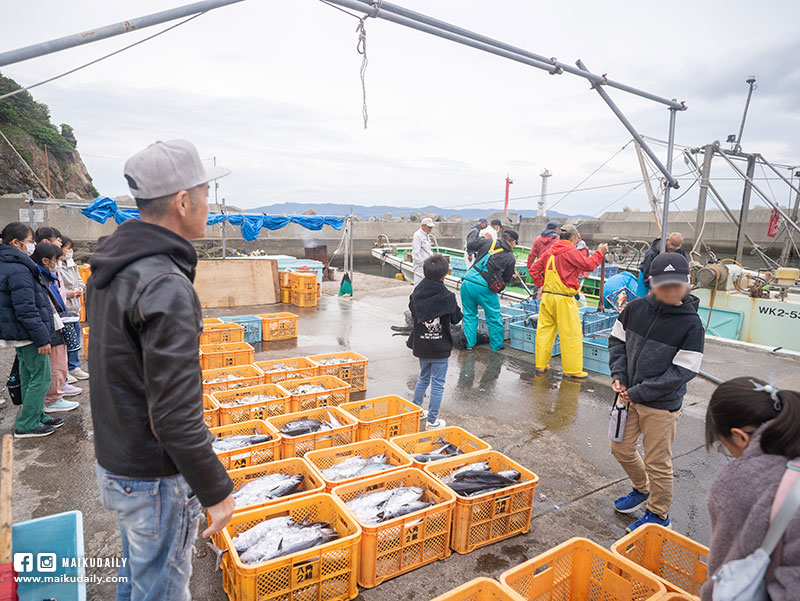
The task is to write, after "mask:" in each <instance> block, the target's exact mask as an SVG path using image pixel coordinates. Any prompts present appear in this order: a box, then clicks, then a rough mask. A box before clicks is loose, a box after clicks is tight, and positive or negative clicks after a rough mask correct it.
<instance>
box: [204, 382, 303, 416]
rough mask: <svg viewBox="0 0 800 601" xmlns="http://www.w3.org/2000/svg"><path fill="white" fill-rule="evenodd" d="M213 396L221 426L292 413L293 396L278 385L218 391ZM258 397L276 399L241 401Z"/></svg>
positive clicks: (260, 385) (261, 385)
mask: <svg viewBox="0 0 800 601" xmlns="http://www.w3.org/2000/svg"><path fill="white" fill-rule="evenodd" d="M212 396H213V397H214V401H215V402H216V403H217V407H218V413H219V425H220V426H227V425H228V424H235V423H238V422H247V421H250V420H253V419H266V418H268V417H272V416H274V415H286V414H287V413H291V411H292V396H291V395H290V394H289V393H288V392H287V391H286V389H285V388H282V387H280V386H278V385H277V384H259V385H258V386H248V387H246V388H235V389H234V390H218V391H216V392H215V393H213V395H212ZM258 396H265V397H275V398H272V399H270V400H254V401H251V402H248V403H244V404H242V403H241V399H247V398H248V397H258Z"/></svg>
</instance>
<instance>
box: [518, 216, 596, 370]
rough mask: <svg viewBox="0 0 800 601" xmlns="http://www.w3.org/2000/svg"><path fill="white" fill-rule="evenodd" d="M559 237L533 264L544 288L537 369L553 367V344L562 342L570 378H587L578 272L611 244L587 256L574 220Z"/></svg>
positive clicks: (589, 267)
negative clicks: (556, 341)
mask: <svg viewBox="0 0 800 601" xmlns="http://www.w3.org/2000/svg"><path fill="white" fill-rule="evenodd" d="M558 235H559V239H558V240H556V241H555V242H554V243H553V244H551V245H550V247H549V248H547V250H546V251H545V252H544V254H543V255H542V256H541V257H539V258H538V259H537V260H536V262H535V263H534V264H533V267H532V268H531V271H530V273H531V276H532V277H533V282H534V284H536V285H537V286H538V287H539V289H540V290H541V292H542V302H541V304H540V305H539V321H538V325H537V326H536V372H537V373H545V372H546V371H547V370H548V369H550V365H549V364H550V357H551V356H552V353H553V344H554V343H555V340H556V335H558V337H559V340H560V343H561V369H562V370H563V372H564V376H565V377H568V378H578V379H583V378H585V377H586V376H587V375H588V374H587V373H586V372H585V371H583V332H582V330H581V318H580V315H579V313H578V303H577V301H576V300H575V295H577V294H578V274H579V273H581V272H586V271H592V270H594V269H595V267H598V266H599V265H600V263H601V262H602V261H603V257H604V256H605V254H606V253H607V252H608V245H607V244H601V245H600V246H598V247H597V251H596V252H595V253H594V254H592V255H591V256H589V257H587V256H586V255H585V254H583V253H582V252H581V251H580V250H578V249H577V248H575V245H576V244H577V243H578V242H579V241H580V239H581V235H580V234H579V233H578V228H577V227H575V226H574V225H573V224H571V223H566V224H564V225H562V226H561V228H560V229H559V232H558Z"/></svg>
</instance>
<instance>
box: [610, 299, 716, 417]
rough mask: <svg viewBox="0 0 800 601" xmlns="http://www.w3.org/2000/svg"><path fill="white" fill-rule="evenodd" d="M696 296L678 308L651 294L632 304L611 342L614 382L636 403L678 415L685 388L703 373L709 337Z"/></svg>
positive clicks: (686, 300) (614, 332)
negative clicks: (703, 362) (706, 335)
mask: <svg viewBox="0 0 800 601" xmlns="http://www.w3.org/2000/svg"><path fill="white" fill-rule="evenodd" d="M699 304H700V301H699V300H698V298H697V297H696V296H693V295H691V294H689V295H687V296H686V297H685V298H684V299H683V302H682V303H681V304H680V305H679V306H673V305H665V304H663V303H661V302H659V301H658V300H656V298H655V296H653V295H652V294H649V295H648V296H645V297H644V298H637V299H636V300H634V301H631V302H630V303H628V306H627V307H625V309H623V310H622V313H620V315H619V318H617V321H616V322H614V329H613V330H611V337H610V338H609V339H608V351H609V361H608V363H609V367H610V368H611V378H612V379H614V380H619V381H620V382H621V383H622V384H624V385H625V386H627V388H628V396H629V397H630V399H631V401H633V402H634V403H641V404H643V405H647V406H649V407H653V408H654V409H664V410H666V411H677V410H678V409H680V408H681V404H682V403H683V396H684V395H685V394H686V384H687V383H688V382H689V381H690V380H691V379H692V378H694V377H695V376H696V375H697V372H698V371H700V364H701V362H702V361H703V344H704V342H705V332H704V331H703V324H702V322H701V320H700V316H699V315H698V314H697V307H698V305H699Z"/></svg>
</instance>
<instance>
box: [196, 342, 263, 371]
mask: <svg viewBox="0 0 800 601" xmlns="http://www.w3.org/2000/svg"><path fill="white" fill-rule="evenodd" d="M255 360H256V351H255V349H254V348H253V347H252V346H250V345H249V344H247V343H246V342H227V343H224V344H201V345H200V367H202V368H203V369H219V368H220V367H233V366H236V365H251V364H252V363H253V361H255Z"/></svg>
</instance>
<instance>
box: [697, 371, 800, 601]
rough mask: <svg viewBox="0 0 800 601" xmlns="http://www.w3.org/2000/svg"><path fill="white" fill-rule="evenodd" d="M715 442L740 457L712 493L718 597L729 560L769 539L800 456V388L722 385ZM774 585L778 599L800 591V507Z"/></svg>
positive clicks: (707, 587)
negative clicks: (778, 502) (780, 496)
mask: <svg viewBox="0 0 800 601" xmlns="http://www.w3.org/2000/svg"><path fill="white" fill-rule="evenodd" d="M714 444H720V446H721V447H724V448H725V449H727V451H728V452H729V453H730V454H731V455H732V456H733V457H734V458H735V460H734V461H732V462H731V463H729V464H728V465H726V466H725V468H724V469H723V470H722V472H720V474H719V476H717V478H716V480H714V483H713V484H712V485H711V488H710V489H709V491H708V498H707V504H708V513H709V515H710V517H711V545H710V551H709V555H708V575H709V580H708V582H706V583H705V584H704V585H703V588H702V591H701V594H702V599H703V601H711V599H712V595H713V588H714V582H713V581H712V580H711V579H710V578H711V576H713V575H714V574H715V573H716V572H717V570H718V569H719V568H720V567H721V566H722V565H724V564H726V563H728V562H730V561H733V560H736V559H743V558H745V557H747V556H748V555H750V554H751V553H753V552H754V551H755V550H756V549H758V548H759V547H760V546H761V543H762V542H763V541H764V536H765V535H766V533H767V529H768V528H769V524H770V514H771V512H772V510H773V502H774V499H775V496H776V493H777V491H778V487H779V485H780V484H781V481H782V480H783V477H784V473H786V470H787V468H789V465H788V464H787V460H793V459H798V458H800V392H798V391H796V390H778V389H777V388H776V387H774V386H770V385H769V384H767V383H766V382H764V381H762V380H759V379H758V378H734V379H733V380H728V381H727V382H724V383H723V384H720V386H719V387H718V388H717V389H716V390H715V391H714V394H713V395H712V396H711V401H710V402H709V404H708V409H707V411H706V447H707V448H711V446H712V445H714ZM792 465H793V466H794V467H792V468H789V469H795V470H796V469H800V463H799V462H798V461H794V462H792ZM791 473H792V472H790V474H791ZM766 584H767V593H768V594H769V597H770V599H772V600H773V601H790V600H792V601H793V600H796V599H797V598H798V595H800V513H796V514H795V516H794V518H793V519H792V521H791V522H790V523H789V527H788V528H787V530H786V532H785V533H784V535H783V539H782V542H781V544H780V545H779V546H778V548H777V549H776V550H775V551H774V552H773V557H772V564H771V567H770V571H769V572H768V573H767V578H766Z"/></svg>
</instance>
